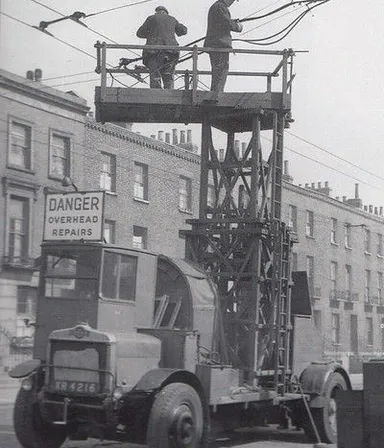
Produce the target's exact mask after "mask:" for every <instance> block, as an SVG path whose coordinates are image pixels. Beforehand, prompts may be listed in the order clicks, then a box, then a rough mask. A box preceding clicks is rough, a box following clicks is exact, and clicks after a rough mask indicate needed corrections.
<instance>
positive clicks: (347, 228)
mask: <svg viewBox="0 0 384 448" xmlns="http://www.w3.org/2000/svg"><path fill="white" fill-rule="evenodd" d="M344 246H345V247H348V248H350V247H351V224H349V223H345V224H344Z"/></svg>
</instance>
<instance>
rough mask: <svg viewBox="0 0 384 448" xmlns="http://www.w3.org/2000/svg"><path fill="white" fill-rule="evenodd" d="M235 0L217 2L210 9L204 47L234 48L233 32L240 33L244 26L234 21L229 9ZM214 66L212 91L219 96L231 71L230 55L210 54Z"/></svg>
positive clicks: (218, 0)
mask: <svg viewBox="0 0 384 448" xmlns="http://www.w3.org/2000/svg"><path fill="white" fill-rule="evenodd" d="M234 1H235V0H217V1H216V2H215V3H213V5H212V6H211V7H210V8H209V12H208V23H207V34H206V37H205V42H204V47H209V48H232V37H231V32H232V31H234V32H236V33H240V32H241V31H242V30H243V26H242V24H241V23H240V21H239V20H233V19H232V18H231V13H230V12H229V7H230V6H231V5H232V4H233V2H234ZM209 58H210V60H211V66H212V81H211V90H212V91H213V92H215V95H217V94H218V93H219V92H223V91H224V86H225V83H226V80H227V75H228V70H229V53H219V52H217V53H209Z"/></svg>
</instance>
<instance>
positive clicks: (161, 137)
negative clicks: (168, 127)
mask: <svg viewBox="0 0 384 448" xmlns="http://www.w3.org/2000/svg"><path fill="white" fill-rule="evenodd" d="M157 139H158V140H159V141H161V142H162V141H164V131H158V133H157Z"/></svg>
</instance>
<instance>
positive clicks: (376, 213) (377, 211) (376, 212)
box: [375, 207, 379, 215]
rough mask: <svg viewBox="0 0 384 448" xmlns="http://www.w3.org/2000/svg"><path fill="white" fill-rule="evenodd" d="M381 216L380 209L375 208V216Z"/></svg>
mask: <svg viewBox="0 0 384 448" xmlns="http://www.w3.org/2000/svg"><path fill="white" fill-rule="evenodd" d="M378 214H379V209H378V208H377V207H375V215H378Z"/></svg>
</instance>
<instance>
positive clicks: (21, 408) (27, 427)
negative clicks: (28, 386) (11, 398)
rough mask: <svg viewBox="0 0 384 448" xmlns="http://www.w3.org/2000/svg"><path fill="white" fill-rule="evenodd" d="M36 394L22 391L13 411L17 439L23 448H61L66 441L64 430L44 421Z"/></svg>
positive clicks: (18, 395)
mask: <svg viewBox="0 0 384 448" xmlns="http://www.w3.org/2000/svg"><path fill="white" fill-rule="evenodd" d="M34 397H35V393H34V392H33V391H26V390H24V389H20V390H19V392H18V394H17V397H16V402H15V407H14V410H13V425H14V429H15V434H16V437H17V439H18V441H19V443H20V445H21V446H22V447H23V448H59V447H60V446H61V445H62V444H63V443H64V441H65V439H66V434H65V431H64V430H63V428H60V427H54V426H52V425H50V424H47V423H45V422H44V421H43V419H42V418H41V415H40V410H39V407H38V405H37V403H36V402H35V401H34Z"/></svg>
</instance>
